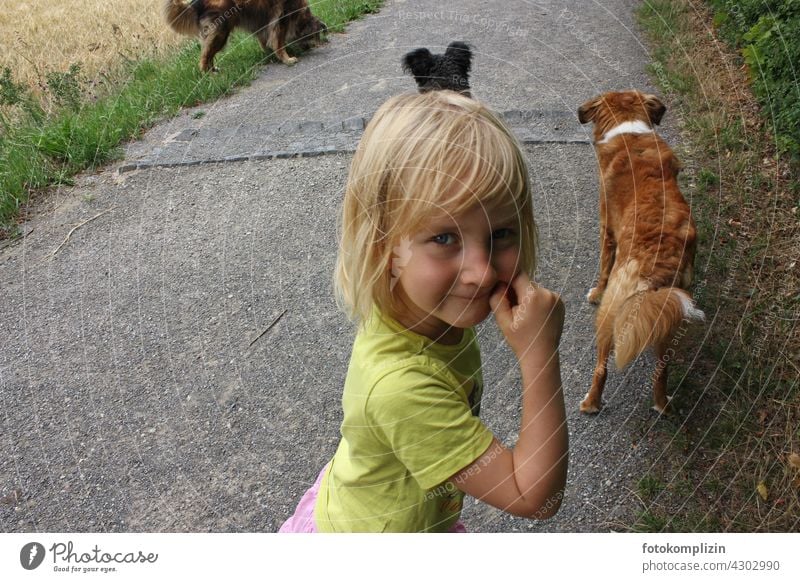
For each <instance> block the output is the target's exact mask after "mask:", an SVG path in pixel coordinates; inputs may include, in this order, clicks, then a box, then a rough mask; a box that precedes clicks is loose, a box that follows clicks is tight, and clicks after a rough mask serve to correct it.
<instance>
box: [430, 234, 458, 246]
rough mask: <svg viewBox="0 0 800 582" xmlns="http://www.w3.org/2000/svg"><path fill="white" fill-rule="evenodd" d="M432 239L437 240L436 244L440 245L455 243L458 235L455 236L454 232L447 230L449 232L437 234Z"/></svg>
mask: <svg viewBox="0 0 800 582" xmlns="http://www.w3.org/2000/svg"><path fill="white" fill-rule="evenodd" d="M431 240H432V241H433V242H435V243H436V244H438V245H447V244H452V243H454V242H455V240H456V237H455V235H454V234H452V233H449V232H447V233H444V234H437V235H436V236H434V237H433V238H432V239H431Z"/></svg>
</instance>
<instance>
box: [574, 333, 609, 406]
mask: <svg viewBox="0 0 800 582" xmlns="http://www.w3.org/2000/svg"><path fill="white" fill-rule="evenodd" d="M612 341H613V337H612V335H611V334H610V333H606V332H605V330H604V328H601V329H600V330H598V333H597V364H596V365H595V368H594V376H593V377H592V387H591V389H590V390H589V392H588V393H587V394H586V397H585V398H584V399H583V402H581V407H580V410H581V412H585V413H586V414H595V413H597V412H600V407H601V406H602V404H603V402H602V396H603V388H604V387H605V385H606V376H607V375H608V356H609V355H610V354H611V343H612Z"/></svg>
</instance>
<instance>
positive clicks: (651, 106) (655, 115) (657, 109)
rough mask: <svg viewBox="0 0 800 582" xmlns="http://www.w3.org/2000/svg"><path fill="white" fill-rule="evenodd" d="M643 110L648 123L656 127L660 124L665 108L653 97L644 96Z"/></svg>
mask: <svg viewBox="0 0 800 582" xmlns="http://www.w3.org/2000/svg"><path fill="white" fill-rule="evenodd" d="M644 108H645V110H646V111H647V116H648V117H649V118H650V121H652V122H653V123H654V124H656V125H658V124H660V123H661V118H662V117H664V113H665V112H666V110H667V106H666V105H664V104H663V103H662V102H661V100H660V99H659V98H658V97H656V96H655V95H645V96H644Z"/></svg>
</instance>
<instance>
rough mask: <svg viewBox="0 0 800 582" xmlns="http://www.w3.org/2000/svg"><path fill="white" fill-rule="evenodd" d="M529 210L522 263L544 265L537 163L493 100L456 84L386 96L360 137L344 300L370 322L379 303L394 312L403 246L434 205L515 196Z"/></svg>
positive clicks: (350, 184)
mask: <svg viewBox="0 0 800 582" xmlns="http://www.w3.org/2000/svg"><path fill="white" fill-rule="evenodd" d="M512 201H513V203H514V204H515V205H516V208H517V211H518V217H519V235H520V265H519V267H520V268H521V269H522V270H524V271H525V272H527V273H528V274H530V275H532V274H533V272H534V270H535V267H536V225H535V223H534V220H533V208H532V201H531V189H530V182H529V178H528V168H527V164H526V163H525V158H524V157H523V155H522V152H521V151H520V146H519V144H518V142H517V140H516V139H515V138H514V136H513V134H512V133H511V131H510V130H509V128H508V127H507V126H506V125H505V124H504V123H503V122H502V121H501V120H500V119H498V118H497V117H496V116H495V115H494V114H493V113H491V112H490V111H489V110H488V109H487V108H486V106H484V105H483V104H481V103H479V102H478V101H475V100H473V99H470V98H468V97H464V96H463V95H460V94H458V93H455V92H453V91H432V92H429V93H424V94H408V95H399V96H396V97H392V98H391V99H389V100H388V101H386V102H385V103H384V104H383V105H382V106H381V107H380V108H379V109H378V111H377V112H376V113H375V115H374V116H373V117H372V119H371V121H370V122H369V124H368V125H367V128H366V130H365V132H364V135H363V137H362V138H361V142H360V143H359V145H358V148H357V150H356V153H355V156H354V157H353V162H352V164H351V166H350V174H349V177H348V180H347V188H346V191H345V196H344V207H343V211H342V214H341V222H340V224H339V232H340V237H339V254H338V257H337V261H336V270H335V272H334V289H335V292H336V301H337V304H338V305H339V306H340V307H341V308H342V309H344V311H345V312H346V313H347V315H348V317H349V318H350V320H351V321H356V322H360V323H364V322H366V321H367V320H368V319H369V318H370V316H371V314H372V307H373V305H375V306H377V308H378V310H379V311H380V312H382V313H387V314H393V313H394V310H395V305H394V298H393V297H392V294H391V292H390V284H391V259H392V253H393V247H394V246H395V244H396V242H397V241H398V240H399V239H400V237H401V236H403V235H406V236H408V235H410V234H411V233H414V232H415V231H416V230H417V229H418V228H420V227H422V225H423V224H424V223H425V221H426V219H427V218H428V217H430V216H431V215H432V214H433V213H434V212H437V211H438V212H441V211H446V212H449V213H451V214H458V213H460V212H463V211H465V210H467V209H469V208H471V207H472V206H474V205H475V204H481V205H483V206H485V207H487V208H492V207H495V206H497V205H500V204H508V203H509V202H512Z"/></svg>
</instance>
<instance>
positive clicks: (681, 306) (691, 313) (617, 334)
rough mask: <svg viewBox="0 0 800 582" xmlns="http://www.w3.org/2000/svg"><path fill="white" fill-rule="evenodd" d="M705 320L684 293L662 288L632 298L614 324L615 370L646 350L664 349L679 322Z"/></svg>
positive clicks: (640, 292)
mask: <svg viewBox="0 0 800 582" xmlns="http://www.w3.org/2000/svg"><path fill="white" fill-rule="evenodd" d="M705 317H706V316H705V314H704V313H703V312H702V311H701V310H699V309H697V307H695V304H694V301H693V300H692V297H691V295H689V294H688V293H687V292H686V291H684V290H683V289H677V288H675V287H662V288H661V289H658V290H655V291H653V290H647V291H639V292H638V293H635V294H633V295H632V296H630V297H628V299H626V300H625V303H623V304H622V306H621V307H620V309H619V312H618V313H617V317H616V318H615V320H614V352H615V362H616V364H617V368H620V369H622V368H624V367H625V366H627V365H628V364H629V363H630V362H631V360H633V359H634V358H635V357H636V356H638V355H639V354H640V353H642V352H643V351H644V350H645V348H647V346H651V345H658V344H661V345H664V343H665V342H667V341H669V340H670V339H671V338H672V337H673V336H674V335H675V332H676V331H678V328H679V327H680V325H681V322H682V321H684V320H686V321H687V322H689V321H704V320H705Z"/></svg>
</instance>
